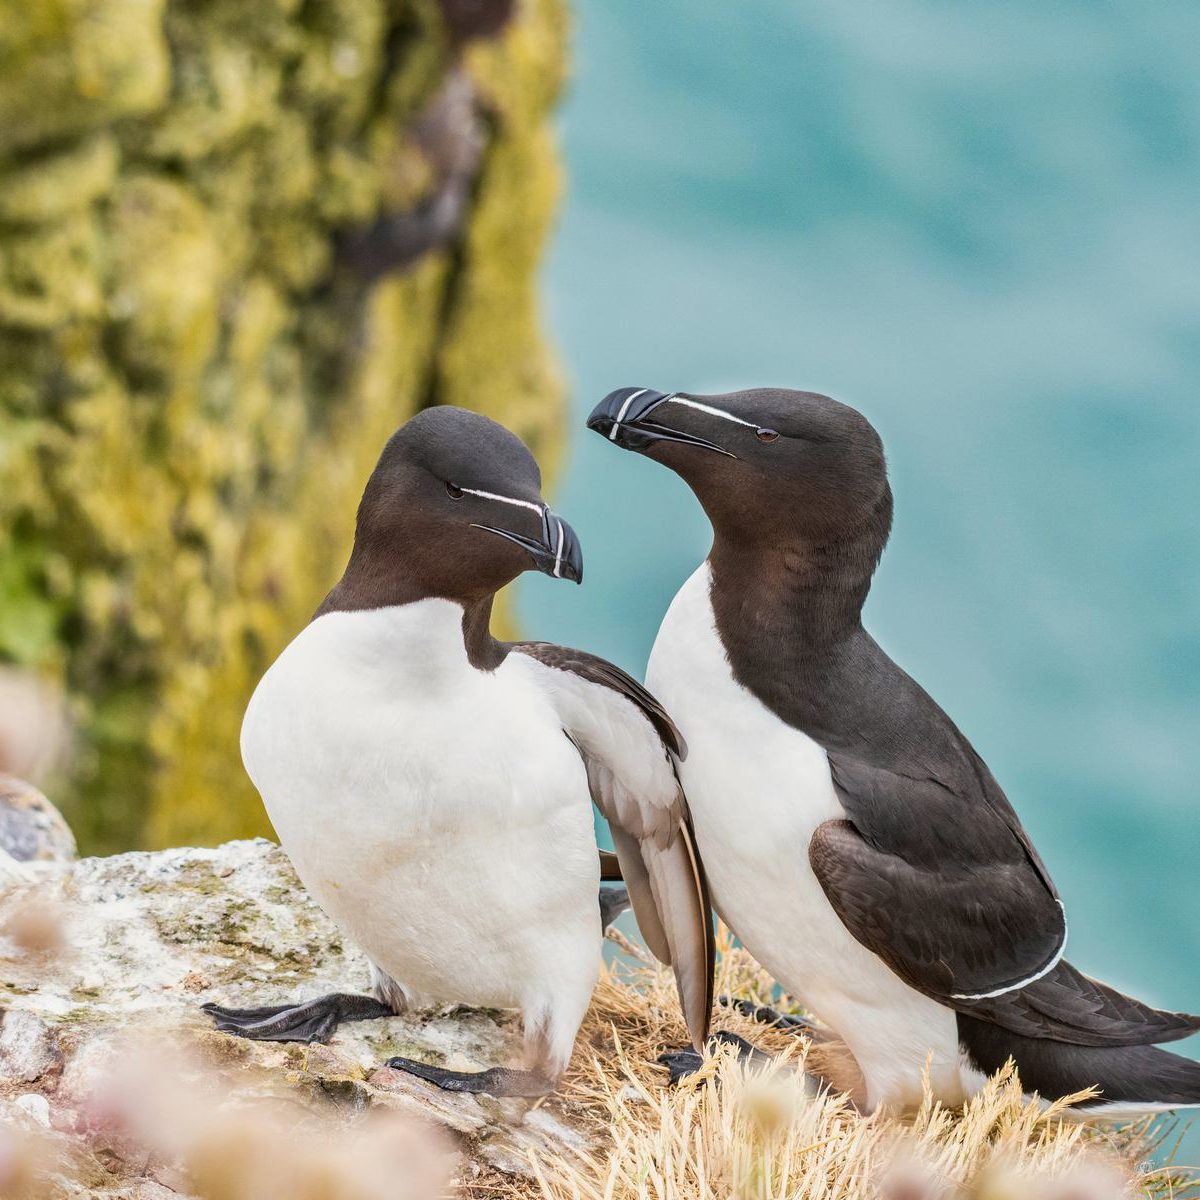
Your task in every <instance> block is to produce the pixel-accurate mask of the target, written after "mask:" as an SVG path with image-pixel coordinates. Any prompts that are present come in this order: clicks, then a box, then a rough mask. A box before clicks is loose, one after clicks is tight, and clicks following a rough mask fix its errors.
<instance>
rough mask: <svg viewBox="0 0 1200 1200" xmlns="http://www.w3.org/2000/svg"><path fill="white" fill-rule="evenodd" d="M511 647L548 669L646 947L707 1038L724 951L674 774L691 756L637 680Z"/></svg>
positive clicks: (695, 1034)
mask: <svg viewBox="0 0 1200 1200" xmlns="http://www.w3.org/2000/svg"><path fill="white" fill-rule="evenodd" d="M511 649H513V650H515V651H517V652H518V653H520V654H522V655H525V656H527V658H529V659H530V660H532V661H533V662H535V663H537V664H539V666H540V668H541V669H542V670H544V671H545V674H544V675H543V676H541V677H540V678H541V680H542V681H543V682H544V683H545V684H546V686H547V688H548V690H549V691H550V693H551V696H552V698H553V699H554V702H555V704H556V708H557V710H558V712H559V715H560V716H561V718H562V721H563V728H564V729H565V731H566V733H567V735H568V737H570V739H571V741H572V742H573V743H574V744H575V746H576V747H577V748H578V750H579V753H580V755H581V756H582V758H583V761H584V765H585V767H586V768H587V778H588V787H589V789H590V791H591V795H592V800H593V802H594V803H595V805H596V807H597V808H598V809H599V810H600V812H601V813H602V814H603V815H604V817H605V818H606V819H607V821H608V822H609V826H610V828H611V829H612V835H613V844H614V846H615V847H616V853H617V858H618V859H619V861H620V867H621V874H622V875H623V877H624V879H625V886H626V887H627V888H628V889H629V899H630V902H631V903H632V905H633V910H634V914H635V916H636V917H637V922H638V927H639V928H640V929H641V932H642V936H643V937H644V938H645V939H646V944H647V945H648V946H649V947H650V950H651V951H652V953H653V954H654V955H655V957H656V958H658V959H659V960H660V961H661V962H663V963H667V964H669V965H670V966H671V967H672V968H673V969H674V972H675V982H676V985H677V987H678V989H679V999H680V1005H681V1007H682V1009H683V1014H684V1018H685V1020H686V1022H687V1026H688V1032H689V1033H690V1034H691V1037H692V1041H693V1043H694V1044H695V1045H696V1046H697V1047H699V1046H702V1045H703V1044H704V1042H705V1041H706V1040H707V1038H708V1030H709V1023H710V1019H711V1012H712V1002H713V977H714V972H715V964H716V949H715V945H714V940H713V929H712V913H711V905H710V902H709V895H708V884H707V881H706V880H705V877H704V868H703V865H702V863H701V861H700V857H699V854H698V852H697V850H696V845H695V839H694V837H693V835H692V830H691V818H690V815H689V813H688V809H687V802H686V799H685V797H684V794H683V789H682V788H681V786H680V784H679V779H678V776H677V775H676V773H675V765H674V764H675V760H676V759H681V758H682V757H683V755H684V754H686V753H687V747H686V744H685V743H684V740H683V736H682V735H681V734H680V732H679V730H678V728H677V727H676V725H675V723H674V721H672V720H671V717H670V715H669V714H668V713H667V712H666V710H665V709H664V708H663V707H662V705H661V704H659V702H658V701H657V700H656V699H655V698H654V697H653V696H651V695H650V693H649V692H648V691H646V689H645V688H644V687H643V686H642V685H641V684H640V683H638V682H637V681H636V680H635V679H633V678H632V677H631V676H629V675H627V674H626V673H625V672H624V671H622V670H621V669H620V668H619V667H616V666H613V664H612V663H609V662H606V661H605V660H604V659H601V658H597V657H596V656H595V655H590V654H585V653H583V652H581V651H577V650H568V649H566V648H564V647H561V646H553V645H550V644H549V643H546V642H517V643H514V644H513V645H512V647H511Z"/></svg>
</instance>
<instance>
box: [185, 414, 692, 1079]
mask: <svg viewBox="0 0 1200 1200" xmlns="http://www.w3.org/2000/svg"><path fill="white" fill-rule="evenodd" d="M540 487H541V477H540V473H539V471H538V468H537V464H536V463H535V462H534V459H533V456H532V455H531V454H530V453H529V451H528V450H527V449H526V448H525V446H524V445H523V444H522V443H521V442H520V441H519V440H518V439H517V438H516V437H515V436H514V435H513V434H512V433H510V432H509V431H508V430H506V429H504V428H503V427H502V426H500V425H497V424H496V423H495V422H494V421H490V420H488V419H487V418H486V417H482V416H479V415H478V414H475V413H470V412H467V411H464V410H462V409H455V408H446V407H437V408H431V409H428V410H426V411H424V412H421V413H420V414H418V415H417V416H415V417H413V418H412V420H410V421H409V422H408V423H407V424H406V425H404V426H403V427H402V428H401V429H400V430H399V431H398V432H397V433H396V434H395V435H394V436H393V437H392V438H391V440H390V441H389V442H388V444H387V446H386V447H385V449H384V451H383V454H382V456H381V457H380V460H379V463H378V465H377V466H376V468H375V471H374V473H373V474H372V475H371V478H370V480H369V481H368V483H367V486H366V490H365V492H364V494H363V498H362V503H361V505H360V507H359V510H358V523H357V528H356V533H355V539H354V549H353V552H352V554H351V556H350V561H349V564H348V566H347V567H346V571H345V574H344V575H343V576H342V579H341V581H340V582H339V583H338V584H337V586H336V587H335V588H334V589H333V591H332V592H330V594H329V596H328V597H327V598H326V600H325V602H324V603H323V604H322V605H321V607H320V608H319V610H318V611H317V614H316V616H315V617H314V618H313V620H312V621H311V623H310V624H309V625H308V626H307V627H306V628H305V629H304V630H303V631H302V632H301V633H300V634H299V635H298V636H297V637H296V639H295V640H294V641H293V642H292V643H291V644H290V645H289V646H288V647H287V649H285V650H284V652H283V653H282V654H281V655H280V656H279V658H278V660H277V661H276V662H275V663H274V665H273V666H272V667H271V668H270V669H269V670H268V671H267V673H266V675H265V676H264V677H263V679H262V681H261V683H260V684H259V686H258V688H257V690H256V691H255V693H254V696H253V698H252V699H251V701H250V705H249V707H248V709H247V711H246V717H245V722H244V724H243V727H242V756H243V759H244V761H245V764H246V769H247V771H248V772H249V774H250V776H251V778H252V779H253V780H254V783H255V785H256V786H257V788H258V790H259V792H260V793H261V795H262V798H263V801H264V803H265V804H266V807H267V811H268V813H269V814H270V817H271V820H272V822H273V823H274V826H275V829H276V831H277V833H278V835H279V838H280V841H281V842H282V844H283V847H284V849H285V850H286V851H287V853H288V855H289V857H290V858H291V860H292V862H293V864H294V865H295V867H296V870H297V872H298V874H299V875H300V878H301V879H302V880H303V882H304V884H305V886H306V887H307V888H308V890H309V891H310V893H311V894H312V896H313V897H314V898H315V899H316V901H317V902H318V903H319V904H320V905H321V907H322V908H324V909H325V911H326V912H327V913H328V914H329V916H330V917H331V918H332V919H333V920H334V921H335V922H336V923H337V925H338V926H339V927H340V928H341V929H342V930H343V931H344V932H345V933H346V934H347V935H348V936H349V937H350V938H351V939H353V940H354V941H355V942H357V943H358V945H360V946H361V947H362V948H363V949H364V950H365V951H366V954H367V956H368V957H369V959H370V961H371V964H372V968H373V984H374V992H375V996H376V997H377V999H372V998H371V997H367V996H354V995H344V994H338V995H334V996H326V997H321V998H320V999H318V1000H315V1001H310V1002H308V1003H306V1004H297V1005H292V1006H270V1007H260V1008H252V1009H229V1008H221V1007H216V1006H208V1011H209V1012H210V1013H211V1014H212V1015H213V1017H214V1018H215V1019H216V1021H217V1024H218V1027H219V1028H221V1029H225V1030H227V1031H229V1032H233V1033H238V1034H241V1035H242V1036H246V1037H251V1038H269V1039H272V1040H313V1039H321V1040H324V1039H325V1038H326V1037H328V1036H329V1034H330V1033H332V1031H333V1029H334V1028H335V1027H336V1025H337V1023H338V1021H340V1020H347V1019H362V1018H367V1017H378V1016H383V1015H388V1014H390V1013H392V1012H400V1011H403V1010H404V1009H405V1008H408V1007H409V1006H417V1005H426V1004H431V1003H461V1004H468V1005H478V1006H487V1007H496V1008H514V1009H519V1010H520V1011H521V1012H522V1015H523V1018H524V1027H525V1045H526V1058H527V1061H526V1064H525V1069H524V1070H510V1069H506V1068H502V1067H497V1068H492V1069H490V1070H486V1071H483V1072H478V1073H465V1072H458V1071H449V1070H443V1069H441V1068H438V1067H433V1066H428V1065H426V1064H423V1063H418V1062H414V1061H411V1060H408V1059H392V1060H391V1063H390V1065H392V1066H395V1067H399V1068H401V1069H403V1070H406V1071H409V1072H412V1073H413V1074H416V1075H419V1076H421V1077H422V1078H424V1079H427V1080H430V1081H431V1082H433V1083H436V1084H437V1085H439V1086H440V1087H443V1088H446V1089H449V1090H454V1091H467V1092H488V1093H491V1094H494V1095H523V1096H533V1095H540V1094H542V1093H544V1092H546V1091H548V1090H550V1089H551V1088H552V1087H553V1085H554V1083H555V1081H556V1080H557V1078H558V1077H559V1075H560V1074H561V1073H562V1071H563V1069H564V1068H565V1066H566V1064H567V1060H568V1059H569V1057H570V1054H571V1048H572V1045H573V1043H574V1039H575V1034H576V1032H577V1030H578V1028H579V1025H580V1022H581V1021H582V1019H583V1016H584V1012H585V1010H586V1009H587V1006H588V1002H589V999H590V997H591V994H592V989H593V986H594V984H595V982H596V978H597V974H598V970H599V962H600V939H601V908H600V906H599V905H598V904H597V889H598V884H599V881H600V878H601V864H600V862H598V859H597V848H596V839H595V833H594V828H593V823H592V801H594V802H595V803H596V805H597V806H598V807H599V808H600V810H601V811H602V812H603V813H604V815H605V816H606V817H607V818H608V820H609V822H610V824H611V826H612V829H613V835H614V839H615V842H616V847H617V858H618V859H619V865H620V873H621V874H623V875H624V878H625V882H626V885H627V887H628V889H629V892H630V897H631V900H632V903H633V907H634V911H635V914H636V916H637V918H638V922H639V925H640V927H641V930H642V933H643V935H644V936H645V938H646V941H647V942H648V943H649V945H650V947H651V949H652V950H653V951H654V953H655V954H656V955H657V956H658V957H659V958H660V959H662V960H663V961H664V962H673V964H674V968H675V976H676V980H677V982H678V985H679V993H680V999H681V1003H682V1007H683V1010H684V1015H685V1017H686V1019H687V1023H688V1028H689V1032H690V1034H691V1035H692V1038H693V1040H694V1042H695V1044H696V1046H701V1045H703V1043H704V1039H705V1037H706V1036H707V1031H708V1021H709V1009H710V1007H711V1000H712V990H711V989H712V963H713V947H712V928H711V922H710V917H709V905H708V900H707V895H706V890H705V884H704V879H703V875H702V872H701V868H700V864H699V860H698V859H697V857H696V855H695V853H694V850H693V846H692V840H691V835H690V832H689V826H688V814H687V809H686V804H685V801H684V796H683V792H682V791H681V789H680V785H679V781H678V779H677V777H676V774H675V763H676V760H677V759H678V758H681V757H682V756H683V755H684V753H685V748H684V744H683V740H682V738H681V737H680V736H679V733H678V731H677V729H676V728H675V725H674V724H673V723H672V721H671V718H670V717H669V716H668V715H667V713H666V712H665V710H664V709H663V708H662V706H661V705H659V704H658V702H657V701H656V700H655V699H654V698H653V697H652V696H651V695H650V694H649V693H648V692H647V691H646V690H645V688H643V687H642V686H641V685H640V684H638V683H637V682H636V681H635V680H633V679H631V678H630V677H629V676H628V675H626V674H625V673H624V672H623V671H621V670H620V669H619V668H617V667H615V666H613V665H612V664H610V663H608V662H605V661H604V660H603V659H600V658H597V657H595V656H594V655H590V654H586V653H583V652H581V651H576V650H568V649H565V648H564V647H561V646H554V645H549V644H547V643H544V642H515V643H507V644H506V643H502V642H499V641H497V640H496V639H495V638H494V637H493V636H492V634H491V631H490V628H489V621H490V616H491V611H492V602H493V599H494V597H495V594H496V592H497V591H498V590H499V589H500V588H502V587H503V586H504V585H505V584H507V583H509V582H511V581H512V580H513V579H515V578H516V577H517V576H518V575H519V574H520V573H521V572H522V571H525V570H527V569H529V568H531V567H536V568H537V569H538V570H540V571H544V572H546V573H547V574H549V575H552V576H554V577H555V578H558V579H566V580H574V581H576V582H579V581H581V579H582V573H583V560H582V556H581V552H580V547H579V543H578V541H577V539H576V536H575V534H574V532H573V531H572V529H571V527H570V526H569V525H568V524H567V523H566V522H565V521H564V520H563V519H562V518H561V517H559V516H557V515H556V514H555V513H553V512H552V511H551V510H550V509H549V508H548V507H547V505H546V503H545V502H544V501H543V499H542V497H541V494H540ZM601 857H602V858H603V857H604V856H601ZM604 866H605V870H604V875H605V877H606V878H611V877H613V875H616V874H617V872H616V871H615V870H614V869H613V867H614V864H613V863H612V862H611V861H609V862H607V863H605V864H604Z"/></svg>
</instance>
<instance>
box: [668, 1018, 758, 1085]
mask: <svg viewBox="0 0 1200 1200" xmlns="http://www.w3.org/2000/svg"><path fill="white" fill-rule="evenodd" d="M719 1046H735V1047H736V1048H737V1052H738V1055H737V1056H738V1058H739V1060H740V1061H742V1062H756V1063H769V1062H770V1061H771V1056H770V1055H769V1054H766V1053H764V1052H763V1051H762V1050H760V1049H759V1048H758V1047H757V1046H755V1045H754V1044H753V1043H752V1042H748V1041H746V1039H745V1038H744V1037H739V1036H738V1035H737V1034H736V1033H730V1032H729V1031H728V1030H727V1029H722V1030H719V1031H718V1032H717V1033H714V1034H713V1035H712V1037H710V1038H709V1039H708V1050H709V1052H710V1053H711V1052H712V1051H713V1050H715V1049H717V1048H718V1047H719ZM658 1061H659V1062H660V1063H661V1064H662V1065H663V1066H664V1067H666V1068H667V1070H668V1071H669V1072H670V1075H671V1080H670V1084H671V1086H672V1087H677V1086H678V1085H679V1084H680V1083H681V1082H682V1081H683V1080H684V1079H686V1078H687V1077H688V1076H689V1075H694V1074H695V1073H696V1072H697V1071H698V1070H700V1067H701V1065H702V1064H703V1062H704V1060H703V1059H702V1058H701V1057H700V1055H699V1054H697V1053H696V1051H695V1050H693V1049H692V1047H691V1046H684V1047H683V1048H681V1049H679V1050H668V1051H666V1053H664V1054H660V1055H659V1056H658Z"/></svg>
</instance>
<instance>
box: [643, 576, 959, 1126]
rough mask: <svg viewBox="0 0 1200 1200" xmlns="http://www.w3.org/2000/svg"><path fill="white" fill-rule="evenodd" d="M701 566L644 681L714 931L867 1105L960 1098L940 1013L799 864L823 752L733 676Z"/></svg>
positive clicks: (665, 626)
mask: <svg viewBox="0 0 1200 1200" xmlns="http://www.w3.org/2000/svg"><path fill="white" fill-rule="evenodd" d="M710 585H711V576H710V571H709V567H708V564H707V563H706V564H704V565H703V566H702V567H701V568H700V569H699V570H697V571H696V572H695V574H693V575H692V577H691V578H690V579H689V580H688V581H687V583H685V584H684V586H683V587H682V588H681V589H680V591H679V594H678V595H677V596H676V597H675V599H674V601H672V604H671V607H670V609H669V610H668V612H667V615H666V617H665V618H664V620H663V623H662V628H661V629H660V630H659V634H658V639H657V640H656V642H655V644H654V650H653V652H652V654H651V657H650V663H649V667H648V669H647V672H646V682H647V685H648V686H649V688H650V690H651V691H652V692H654V693H655V695H656V696H657V697H658V698H659V700H661V701H662V703H663V704H664V705H666V707H667V710H668V711H669V712H670V713H671V715H672V716H673V717H674V718H675V720H676V722H677V723H678V724H679V726H680V728H681V730H682V732H683V735H684V737H685V738H686V739H687V743H688V749H689V753H688V758H687V760H686V762H684V763H683V764H682V766H681V768H680V777H681V779H682V781H683V785H684V789H685V791H686V792H687V797H688V803H689V805H690V807H691V811H692V816H693V820H694V821H695V826H696V835H697V838H698V840H699V843H700V852H701V854H702V856H703V858H704V865H705V868H706V870H707V872H708V877H709V881H710V883H711V885H712V894H713V901H714V904H715V905H716V908H717V911H718V912H719V913H720V914H721V917H722V919H723V920H724V921H725V922H726V924H728V925H729V927H730V928H731V929H732V930H733V932H734V933H735V934H736V935H737V936H738V938H739V939H740V940H741V941H742V942H743V943H744V944H745V946H746V947H747V949H749V950H750V952H751V953H752V954H753V955H754V956H755V957H756V958H757V959H758V960H759V961H760V962H761V963H762V964H763V966H765V967H766V968H767V970H768V971H770V972H771V974H772V975H774V976H775V978H776V979H778V980H779V982H780V983H781V984H782V985H783V987H784V988H785V989H786V990H787V991H788V992H789V993H790V994H791V995H792V996H794V997H796V998H797V999H798V1000H800V1001H801V1002H802V1003H803V1004H804V1005H805V1007H807V1008H808V1009H809V1010H810V1011H812V1012H813V1013H814V1014H815V1015H816V1016H818V1017H820V1018H821V1019H822V1020H823V1021H825V1022H827V1023H828V1024H829V1025H830V1026H831V1027H832V1028H833V1029H834V1030H835V1031H836V1032H837V1033H838V1035H839V1036H840V1037H841V1038H843V1039H844V1040H845V1041H846V1042H847V1044H848V1045H849V1046H850V1048H851V1050H852V1051H853V1052H854V1055H855V1057H856V1059H857V1060H858V1062H859V1066H860V1067H861V1068H862V1070H863V1074H864V1077H865V1078H866V1082H867V1088H868V1103H869V1104H870V1105H871V1106H872V1107H874V1106H875V1105H877V1104H881V1103H886V1104H891V1105H895V1106H897V1107H905V1106H907V1105H909V1104H911V1103H913V1102H919V1099H920V1094H921V1073H922V1070H923V1068H924V1066H925V1061H926V1057H927V1055H929V1054H930V1053H932V1054H933V1056H934V1060H933V1072H932V1074H933V1078H934V1082H935V1086H937V1087H938V1090H939V1091H940V1092H941V1093H942V1095H943V1096H944V1097H945V1098H946V1099H947V1100H948V1101H949V1102H951V1103H956V1102H958V1100H960V1099H961V1092H960V1082H959V1074H958V1064H959V1054H958V1037H957V1027H956V1022H955V1017H954V1014H953V1012H951V1011H950V1010H949V1009H947V1008H944V1007H943V1006H941V1005H939V1004H937V1003H935V1002H934V1001H932V1000H929V999H928V998H926V997H924V996H922V995H921V994H919V993H918V992H916V991H914V990H913V989H912V988H910V987H908V985H907V984H905V983H903V982H902V981H901V980H900V979H899V978H898V977H897V976H896V975H895V974H893V972H892V971H891V970H890V969H889V968H888V967H887V966H885V965H884V963H883V962H882V961H881V960H880V959H879V958H878V957H877V956H876V955H874V954H872V953H871V952H870V951H869V950H867V949H866V947H864V946H863V945H862V944H861V943H859V942H858V941H856V940H855V939H854V938H853V937H852V936H851V935H850V933H849V931H848V930H847V929H846V927H845V926H844V925H843V924H842V922H841V920H840V919H839V918H838V916H837V914H836V913H835V912H834V910H833V908H832V906H831V905H830V903H829V901H828V900H827V899H826V897H825V894H824V892H823V891H822V889H821V886H820V884H819V883H818V882H817V879H816V877H815V875H814V874H813V872H812V868H811V867H810V865H809V859H808V845H809V841H810V840H811V838H812V835H813V832H814V830H815V829H816V828H817V826H818V825H820V824H822V823H823V822H825V821H828V820H833V819H836V818H838V817H842V816H844V815H845V813H844V810H843V808H842V806H841V803H840V802H839V800H838V797H837V794H836V792H835V790H834V787H833V781H832V779H831V777H830V773H829V763H828V759H827V758H826V755H825V751H824V750H823V749H822V747H821V746H819V745H818V744H817V743H816V742H814V741H813V740H812V739H811V738H809V737H807V736H806V735H805V734H804V733H802V732H800V731H799V730H797V729H794V728H792V727H791V726H790V725H787V724H786V723H785V722H783V721H782V720H780V719H779V718H778V717H777V716H775V714H774V713H772V712H771V711H770V710H769V709H768V708H766V707H765V706H764V705H763V704H762V703H761V702H760V701H759V700H758V699H757V698H756V697H755V696H754V695H753V694H752V693H750V692H749V691H747V690H746V689H745V688H744V687H742V686H741V685H740V684H739V683H738V682H737V681H736V680H735V679H734V677H733V674H732V672H731V670H730V666H729V662H728V659H727V658H726V655H725V650H724V647H723V645H722V644H721V640H720V636H719V635H718V633H717V629H716V624H715V621H714V617H713V610H712V603H711V599H710Z"/></svg>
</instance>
